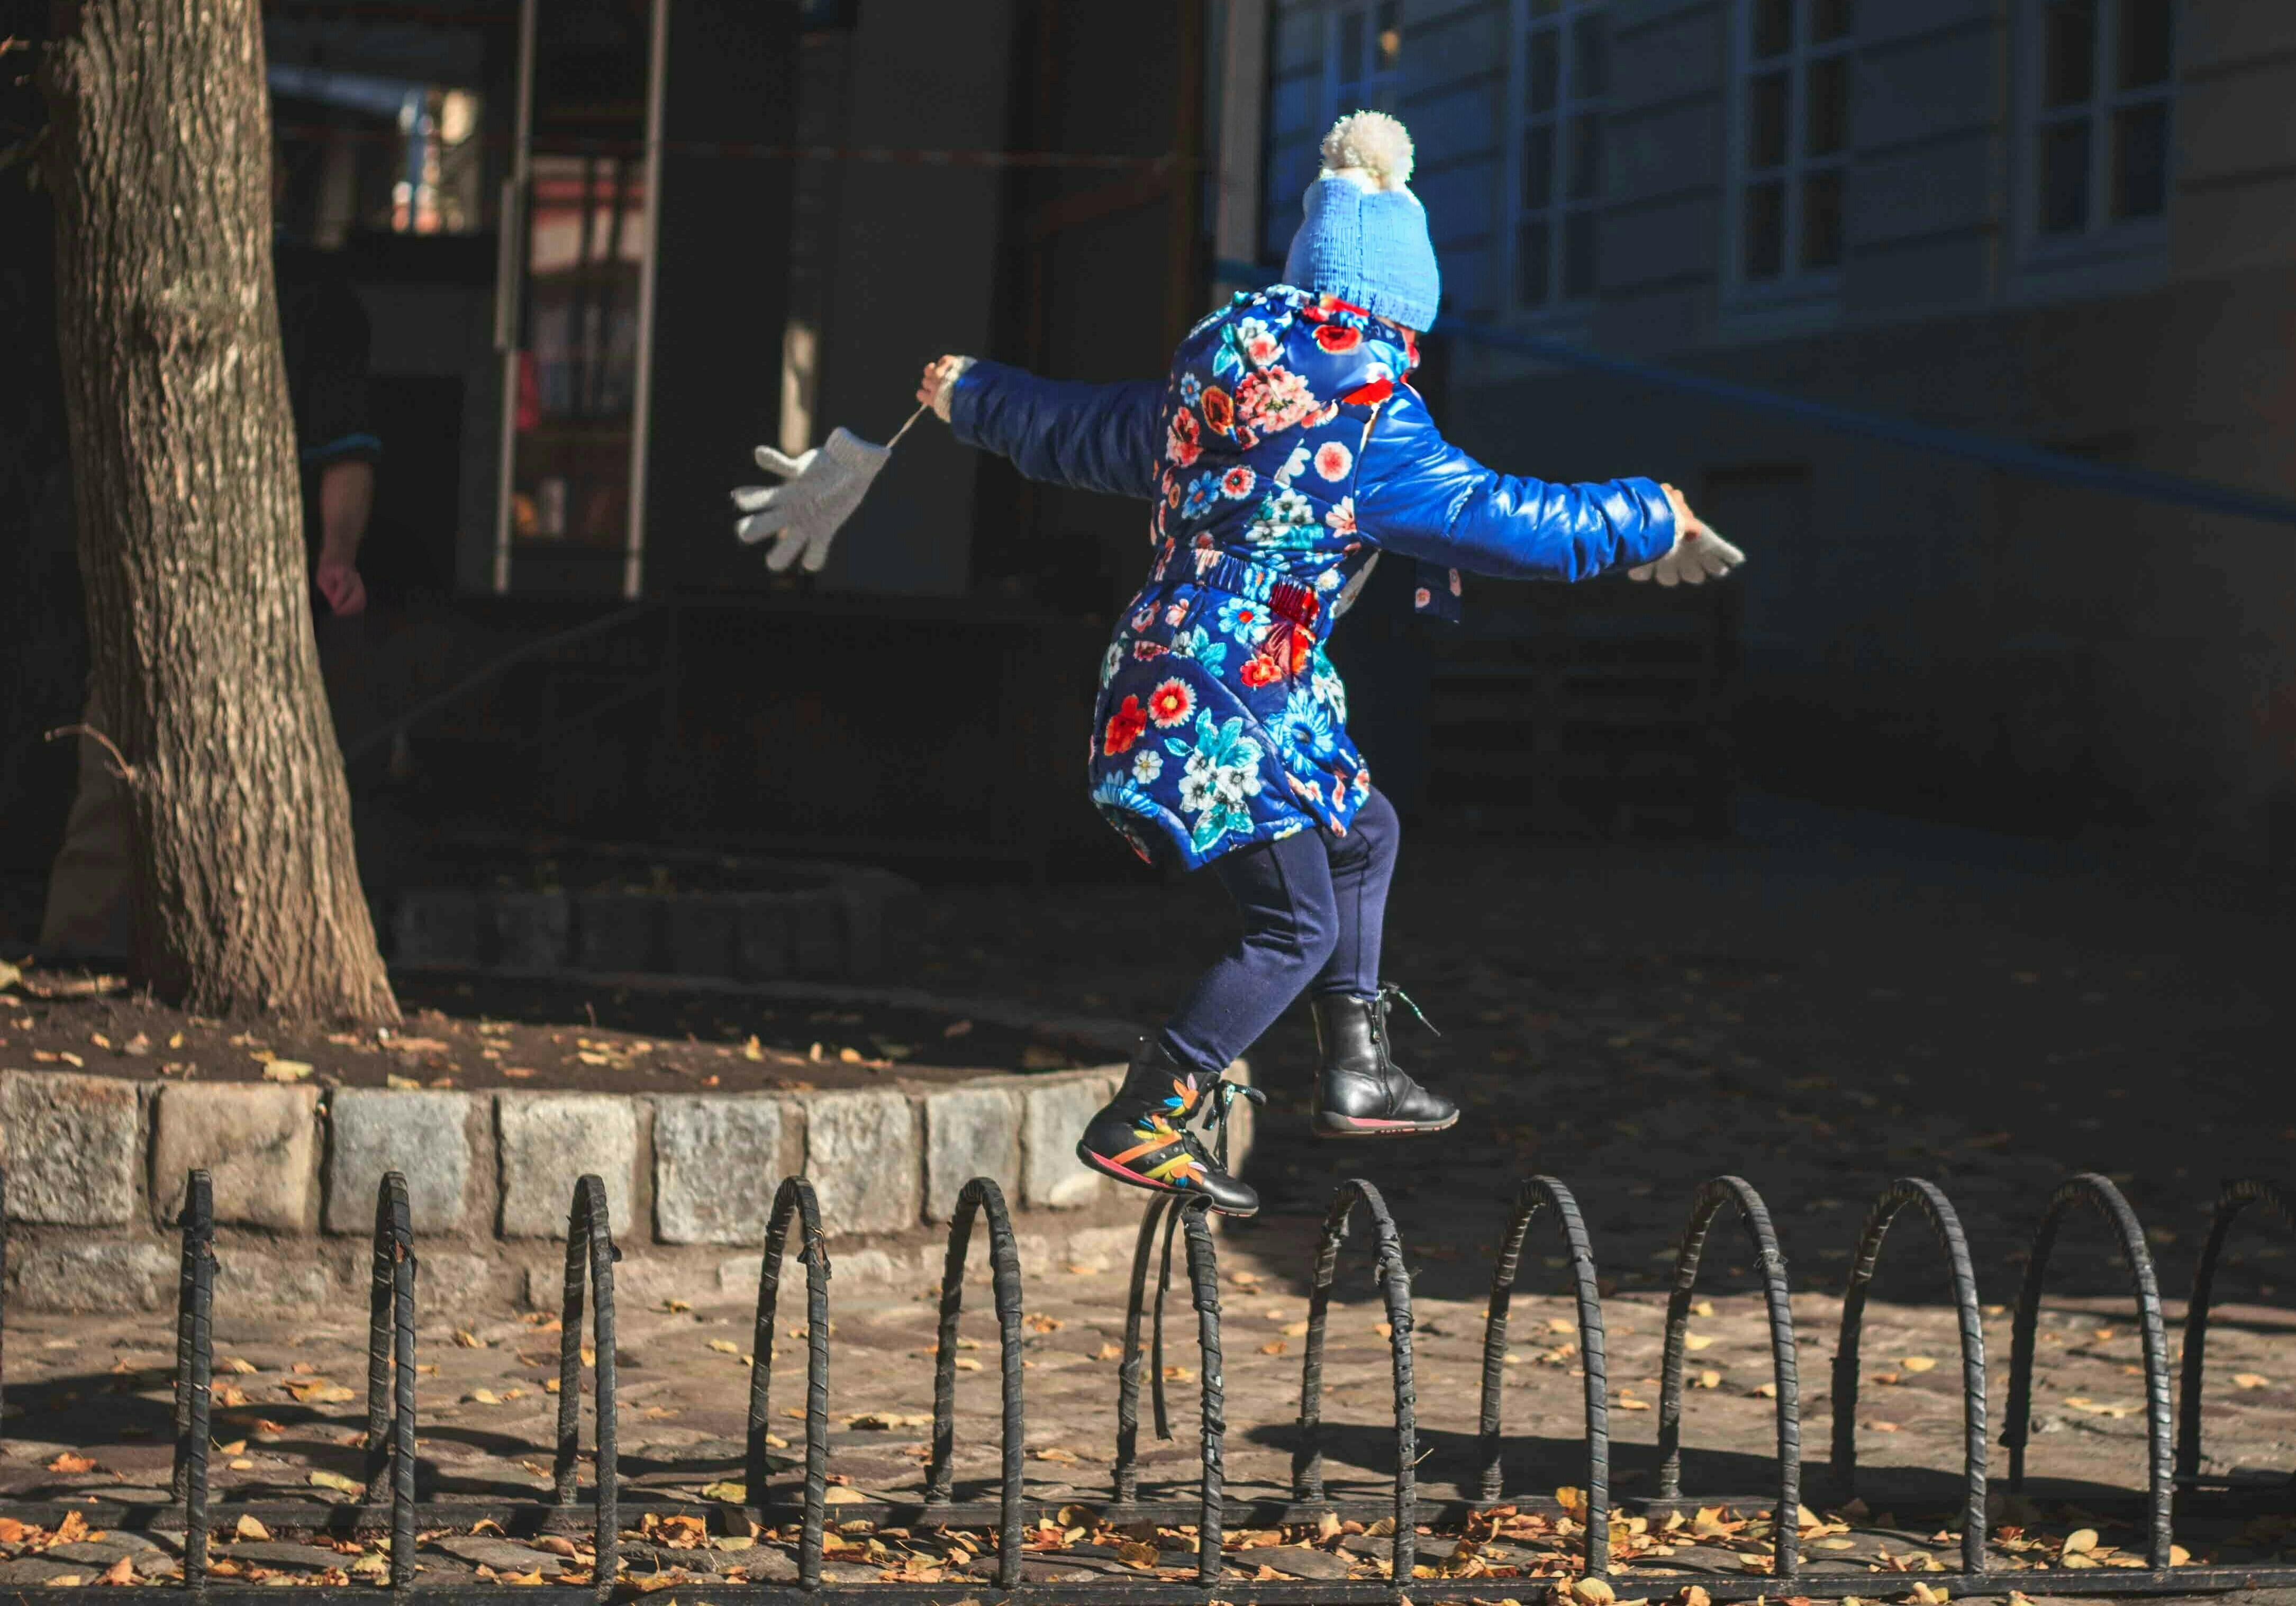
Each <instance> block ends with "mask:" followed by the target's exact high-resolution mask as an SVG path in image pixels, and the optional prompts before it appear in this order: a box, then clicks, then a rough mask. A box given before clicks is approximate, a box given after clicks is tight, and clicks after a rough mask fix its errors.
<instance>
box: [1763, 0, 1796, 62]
mask: <svg viewBox="0 0 2296 1606" xmlns="http://www.w3.org/2000/svg"><path fill="white" fill-rule="evenodd" d="M1793 8H1794V0H1754V57H1755V59H1756V60H1757V61H1759V60H1760V59H1761V58H1762V57H1764V56H1782V55H1784V54H1785V53H1786V52H1788V51H1790V50H1792V48H1793Z"/></svg>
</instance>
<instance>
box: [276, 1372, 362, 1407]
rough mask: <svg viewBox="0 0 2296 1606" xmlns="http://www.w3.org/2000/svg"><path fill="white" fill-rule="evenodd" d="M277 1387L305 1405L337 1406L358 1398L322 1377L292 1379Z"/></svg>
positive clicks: (338, 1384)
mask: <svg viewBox="0 0 2296 1606" xmlns="http://www.w3.org/2000/svg"><path fill="white" fill-rule="evenodd" d="M279 1386H280V1387H281V1388H282V1389H285V1390H286V1391H287V1392H288V1393H290V1394H291V1395H293V1396H294V1397H296V1398H297V1399H298V1400H299V1401H301V1402H302V1403H303V1404H304V1405H340V1404H342V1403H343V1402H344V1401H345V1400H352V1399H357V1397H358V1396H357V1395H356V1394H353V1393H352V1392H351V1391H350V1390H349V1389H346V1388H344V1387H343V1386H342V1385H341V1384H340V1383H331V1382H329V1381H327V1380H326V1379H325V1378H323V1377H315V1378H299V1379H294V1380H291V1381H288V1382H284V1383H282V1384H280V1385H279Z"/></svg>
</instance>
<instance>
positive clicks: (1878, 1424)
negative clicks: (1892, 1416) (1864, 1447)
mask: <svg viewBox="0 0 2296 1606" xmlns="http://www.w3.org/2000/svg"><path fill="white" fill-rule="evenodd" d="M1857 1425H1858V1426H1859V1427H1861V1428H1871V1429H1872V1430H1874V1432H1876V1433H1895V1432H1896V1431H1897V1430H1898V1424H1897V1423H1895V1422H1883V1421H1882V1419H1881V1418H1879V1417H1875V1418H1874V1419H1873V1420H1871V1421H1870V1422H1859V1423H1858V1424H1857Z"/></svg>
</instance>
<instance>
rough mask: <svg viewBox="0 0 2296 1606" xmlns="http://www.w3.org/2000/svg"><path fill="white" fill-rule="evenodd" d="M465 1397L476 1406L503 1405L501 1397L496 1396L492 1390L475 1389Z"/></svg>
mask: <svg viewBox="0 0 2296 1606" xmlns="http://www.w3.org/2000/svg"><path fill="white" fill-rule="evenodd" d="M463 1398H464V1399H465V1400H467V1401H468V1402H469V1403H470V1404H471V1405H501V1404H502V1399H501V1397H500V1396H498V1395H496V1393H495V1391H494V1390H493V1389H471V1391H470V1392H469V1393H468V1394H466V1395H464V1396H463Z"/></svg>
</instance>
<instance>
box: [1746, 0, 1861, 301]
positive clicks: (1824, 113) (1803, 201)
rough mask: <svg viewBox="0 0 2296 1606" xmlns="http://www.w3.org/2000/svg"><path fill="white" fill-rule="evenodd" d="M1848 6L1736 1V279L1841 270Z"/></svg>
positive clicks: (1835, 0) (1841, 0) (1795, 0)
mask: <svg viewBox="0 0 2296 1606" xmlns="http://www.w3.org/2000/svg"><path fill="white" fill-rule="evenodd" d="M1852 4H1853V0H1742V4H1741V5H1740V7H1739V23H1740V29H1741V32H1740V35H1739V52H1738V60H1739V83H1738V90H1739V94H1738V107H1739V119H1738V121H1739V127H1738V161H1737V168H1738V216H1737V235H1738V242H1737V243H1738V263H1737V266H1738V275H1739V277H1740V279H1741V280H1742V281H1743V282H1744V283H1749V284H1762V283H1775V282H1778V281H1781V280H1788V279H1792V278H1796V277H1799V276H1801V275H1804V274H1824V273H1828V272H1831V271H1832V270H1833V269H1835V268H1838V267H1840V266H1841V248H1842V193H1843V186H1844V184H1845V183H1846V181H1847V177H1848V172H1849V80H1850V72H1851V68H1852V61H1851V55H1850V52H1851V49H1852V37H1851V29H1852V24H1853V13H1852V9H1851V8H1852Z"/></svg>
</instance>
